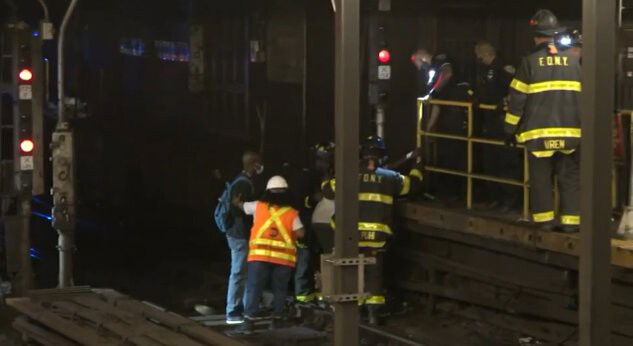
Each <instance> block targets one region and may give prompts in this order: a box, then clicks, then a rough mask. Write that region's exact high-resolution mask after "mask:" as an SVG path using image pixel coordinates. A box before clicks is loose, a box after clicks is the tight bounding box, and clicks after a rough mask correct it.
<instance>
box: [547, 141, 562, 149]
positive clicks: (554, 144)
mask: <svg viewBox="0 0 633 346" xmlns="http://www.w3.org/2000/svg"><path fill="white" fill-rule="evenodd" d="M544 144H545V149H551V150H554V149H565V140H564V139H552V140H547V141H545V143H544Z"/></svg>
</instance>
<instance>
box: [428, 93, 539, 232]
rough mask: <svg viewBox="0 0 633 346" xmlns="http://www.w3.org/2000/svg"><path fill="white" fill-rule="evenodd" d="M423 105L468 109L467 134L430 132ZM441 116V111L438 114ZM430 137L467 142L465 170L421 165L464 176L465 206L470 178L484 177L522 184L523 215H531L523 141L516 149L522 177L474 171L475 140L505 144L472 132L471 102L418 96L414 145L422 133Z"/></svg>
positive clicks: (469, 201)
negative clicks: (521, 153)
mask: <svg viewBox="0 0 633 346" xmlns="http://www.w3.org/2000/svg"><path fill="white" fill-rule="evenodd" d="M425 105H437V106H450V107H460V108H466V110H467V130H466V135H465V136H462V135H455V134H448V133H441V132H431V131H425V130H424V129H423V128H422V126H423V120H424V106H425ZM478 106H479V108H480V109H484V110H495V109H496V108H497V106H495V105H486V104H480V105H478ZM440 116H441V115H440ZM425 136H426V137H429V138H443V139H450V140H457V141H464V142H466V144H467V163H466V171H460V170H455V169H447V168H441V167H435V166H432V165H428V164H427V165H425V167H424V169H425V170H426V171H428V172H434V173H440V174H448V175H454V176H460V177H464V178H466V182H467V183H466V208H468V209H472V207H473V180H474V179H477V180H483V181H490V182H494V183H499V184H506V185H514V186H520V187H522V188H523V218H524V219H525V220H528V219H529V215H530V184H529V170H528V153H527V150H525V147H524V146H522V145H517V146H516V147H517V148H518V149H521V150H523V161H524V164H523V179H522V180H516V179H510V178H503V177H497V176H491V175H486V174H477V173H474V172H473V145H474V144H475V143H478V144H487V145H497V146H505V145H506V144H505V143H504V142H503V141H500V140H497V139H491V138H482V137H475V136H474V135H473V104H472V103H471V102H463V101H447V100H428V101H424V100H422V99H418V125H417V145H418V147H421V146H422V144H423V137H425Z"/></svg>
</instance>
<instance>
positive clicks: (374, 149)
mask: <svg viewBox="0 0 633 346" xmlns="http://www.w3.org/2000/svg"><path fill="white" fill-rule="evenodd" d="M386 153H387V146H386V145H385V141H384V140H383V139H382V137H378V136H369V137H367V138H365V141H364V142H363V146H362V148H361V154H362V155H363V156H367V155H372V156H377V157H380V158H383V157H384V156H385V155H386Z"/></svg>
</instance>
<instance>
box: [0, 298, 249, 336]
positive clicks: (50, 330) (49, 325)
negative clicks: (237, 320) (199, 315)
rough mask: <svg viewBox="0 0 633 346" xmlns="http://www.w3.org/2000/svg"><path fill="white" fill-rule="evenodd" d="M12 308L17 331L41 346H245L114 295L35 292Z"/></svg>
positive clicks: (14, 302)
mask: <svg viewBox="0 0 633 346" xmlns="http://www.w3.org/2000/svg"><path fill="white" fill-rule="evenodd" d="M7 304H8V305H9V306H11V307H12V308H14V309H16V310H17V311H18V312H20V313H21V314H23V316H20V317H18V318H17V319H16V320H15V322H14V323H13V326H14V328H15V329H17V330H18V331H20V332H21V333H22V334H23V335H24V336H25V338H26V339H30V340H33V341H36V342H38V343H40V344H42V345H55V346H57V345H60V346H68V345H90V346H92V345H95V346H97V345H104V346H105V345H138V346H172V345H173V346H212V345H222V346H242V345H247V344H246V343H245V342H244V341H242V340H237V339H233V338H230V337H228V336H226V335H224V334H222V333H220V332H218V331H214V330H212V329H210V328H206V327H204V326H202V325H200V324H199V323H197V322H196V321H193V320H191V319H188V318H185V317H183V316H180V315H178V314H175V313H173V312H169V311H166V310H164V309H162V308H160V307H157V306H155V305H151V304H148V303H144V302H140V301H138V300H135V299H133V298H131V297H128V296H126V295H123V294H121V293H119V292H116V291H114V290H109V289H90V288H86V287H82V288H71V289H67V290H62V289H60V290H38V291H31V292H29V294H28V295H27V296H26V297H19V298H9V299H7Z"/></svg>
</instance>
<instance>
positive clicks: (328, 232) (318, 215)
mask: <svg viewBox="0 0 633 346" xmlns="http://www.w3.org/2000/svg"><path fill="white" fill-rule="evenodd" d="M311 152H312V153H311V154H312V156H313V157H314V165H313V167H312V169H304V170H302V171H303V172H302V173H303V174H301V176H302V178H303V179H301V180H303V182H302V184H300V185H301V186H302V187H303V188H302V190H303V191H301V193H300V195H301V196H303V198H302V202H303V203H302V204H303V205H302V207H301V208H300V209H299V210H300V216H301V220H302V222H303V224H304V225H310V227H306V237H304V238H303V239H302V240H301V241H298V242H297V269H296V271H295V301H296V302H297V303H298V304H299V305H302V304H312V303H314V302H316V300H317V299H318V298H319V297H320V294H319V293H318V292H316V289H315V282H314V267H315V266H314V260H315V259H316V258H317V256H315V255H316V254H317V253H320V252H322V248H323V247H325V248H327V247H328V245H327V244H325V243H327V242H328V237H329V239H333V233H332V229H331V228H330V225H329V221H330V219H331V217H332V215H333V213H334V205H333V204H334V202H333V201H330V200H327V199H325V200H324V199H323V194H322V193H321V188H320V187H321V182H322V181H323V180H324V179H326V178H329V177H332V174H333V172H332V167H333V165H332V156H333V153H334V143H332V142H324V143H318V144H316V145H315V146H314V147H312V149H311ZM315 219H316V223H315V222H314V221H315ZM321 220H324V221H323V222H319V221H321ZM323 225H324V226H325V229H324V228H323V227H322V226H323ZM329 247H331V245H329Z"/></svg>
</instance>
